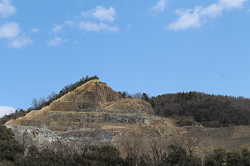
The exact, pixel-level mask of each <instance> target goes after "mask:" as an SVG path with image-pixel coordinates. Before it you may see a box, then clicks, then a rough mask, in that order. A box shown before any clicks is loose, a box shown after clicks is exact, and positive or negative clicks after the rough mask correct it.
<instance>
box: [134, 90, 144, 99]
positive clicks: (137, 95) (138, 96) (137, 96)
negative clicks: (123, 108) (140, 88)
mask: <svg viewBox="0 0 250 166" xmlns="http://www.w3.org/2000/svg"><path fill="white" fill-rule="evenodd" d="M132 96H133V98H138V99H139V98H141V96H142V93H140V92H138V93H135V94H133V95H132Z"/></svg>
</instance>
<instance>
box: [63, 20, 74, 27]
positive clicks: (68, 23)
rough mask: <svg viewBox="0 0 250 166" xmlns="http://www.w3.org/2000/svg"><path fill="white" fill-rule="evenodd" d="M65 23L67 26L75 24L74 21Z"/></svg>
mask: <svg viewBox="0 0 250 166" xmlns="http://www.w3.org/2000/svg"><path fill="white" fill-rule="evenodd" d="M65 24H66V25H69V26H75V25H76V22H75V21H65Z"/></svg>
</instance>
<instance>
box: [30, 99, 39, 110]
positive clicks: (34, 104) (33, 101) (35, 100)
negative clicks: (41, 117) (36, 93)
mask: <svg viewBox="0 0 250 166" xmlns="http://www.w3.org/2000/svg"><path fill="white" fill-rule="evenodd" d="M31 105H32V106H33V108H37V107H39V102H38V100H37V98H33V99H32V102H31Z"/></svg>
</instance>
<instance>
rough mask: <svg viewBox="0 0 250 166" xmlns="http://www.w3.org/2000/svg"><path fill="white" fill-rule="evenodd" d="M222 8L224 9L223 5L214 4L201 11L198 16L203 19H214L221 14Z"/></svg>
mask: <svg viewBox="0 0 250 166" xmlns="http://www.w3.org/2000/svg"><path fill="white" fill-rule="evenodd" d="M223 8H224V7H223V5H221V4H216V3H215V4H212V5H210V6H208V7H206V8H204V9H202V10H201V12H200V15H201V16H204V17H212V18H214V17H217V16H218V15H220V14H221V12H222V10H223Z"/></svg>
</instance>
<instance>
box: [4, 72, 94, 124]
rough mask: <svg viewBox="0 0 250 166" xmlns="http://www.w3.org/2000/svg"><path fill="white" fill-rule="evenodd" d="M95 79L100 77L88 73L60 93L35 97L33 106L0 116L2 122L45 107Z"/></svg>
mask: <svg viewBox="0 0 250 166" xmlns="http://www.w3.org/2000/svg"><path fill="white" fill-rule="evenodd" d="M94 79H99V77H98V76H96V75H95V76H92V77H89V76H88V75H87V76H86V77H83V78H81V79H80V80H79V81H77V82H75V83H73V84H70V85H66V86H65V87H64V88H62V90H61V91H60V92H59V93H55V92H51V94H49V95H48V96H47V97H41V98H40V99H39V100H38V99H37V98H33V99H32V102H31V105H32V107H30V108H28V109H27V110H23V109H18V110H16V111H15V112H13V113H11V114H9V115H5V116H3V117H2V118H0V122H2V123H5V122H7V121H9V120H11V119H16V118H19V117H22V116H25V115H26V114H27V113H29V112H30V111H32V110H40V109H42V108H43V107H46V106H48V105H50V104H51V103H52V102H53V101H55V100H57V99H59V98H61V97H62V96H63V95H65V94H67V93H68V92H71V91H73V90H74V89H76V88H77V87H79V86H81V85H83V84H85V83H86V82H88V81H90V80H94Z"/></svg>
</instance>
